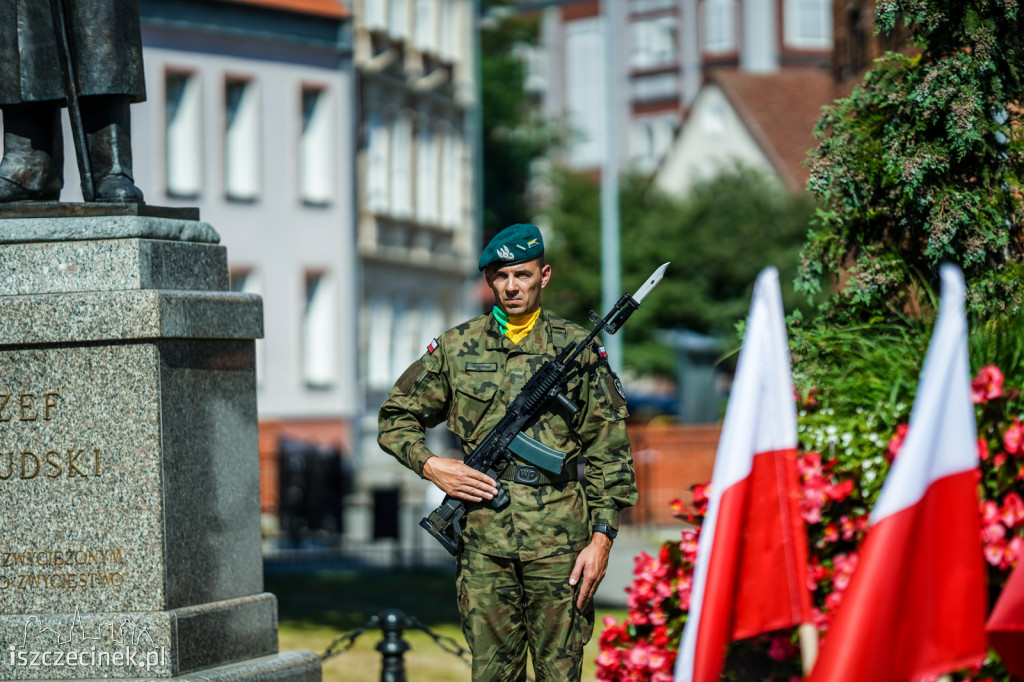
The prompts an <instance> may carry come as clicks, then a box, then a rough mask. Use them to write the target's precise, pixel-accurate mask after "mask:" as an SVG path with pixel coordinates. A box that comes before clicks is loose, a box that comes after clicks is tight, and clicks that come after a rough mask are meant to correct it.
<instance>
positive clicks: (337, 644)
mask: <svg viewBox="0 0 1024 682" xmlns="http://www.w3.org/2000/svg"><path fill="white" fill-rule="evenodd" d="M379 623H380V616H370V620H368V621H366V623H364V624H363V625H362V627H358V628H356V629H355V630H352V631H351V632H348V633H346V634H344V635H342V636H341V637H338V638H337V639H335V640H334V641H333V642H331V643H330V645H328V647H327V650H326V651H324V652H323V653H322V654H321V655H320V660H321V661H326V660H327V659H329V658H334V657H335V656H338V655H339V654H343V653H345V652H346V651H348V650H349V649H351V648H352V647H353V646H354V645H355V643H356V640H357V639H359V635H361V634H363V633H364V632H366V631H367V630H369V629H370V628H375V627H377V625H378V624H379Z"/></svg>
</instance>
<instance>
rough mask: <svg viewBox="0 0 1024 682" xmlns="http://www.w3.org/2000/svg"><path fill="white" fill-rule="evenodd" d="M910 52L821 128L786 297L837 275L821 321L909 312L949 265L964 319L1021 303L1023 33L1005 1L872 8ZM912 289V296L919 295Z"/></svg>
mask: <svg viewBox="0 0 1024 682" xmlns="http://www.w3.org/2000/svg"><path fill="white" fill-rule="evenodd" d="M877 17H878V25H879V26H880V29H881V30H883V31H886V32H891V31H892V30H893V28H894V26H895V25H896V22H897V21H898V20H900V19H902V20H903V21H904V22H905V23H906V24H907V25H908V26H909V27H910V29H911V32H912V35H913V39H912V41H913V47H914V50H913V52H914V53H913V54H909V55H905V54H898V53H892V52H890V53H887V54H886V55H885V56H884V57H883V58H881V59H880V60H878V61H877V62H876V63H875V66H874V68H873V69H872V70H871V71H870V72H869V73H868V74H867V76H866V77H865V78H864V81H863V82H862V83H861V84H860V85H858V86H857V87H856V88H855V89H854V91H853V93H852V94H851V95H850V96H849V97H846V98H845V99H842V100H840V101H839V102H837V103H836V105H835V106H833V107H832V108H831V109H830V110H828V112H827V113H826V114H825V115H824V116H823V117H822V118H821V120H820V121H819V124H818V126H817V130H816V135H817V136H818V137H819V138H820V139H821V145H820V147H818V149H817V150H816V151H815V152H814V153H813V154H812V159H813V160H812V164H811V169H812V174H811V179H810V182H809V187H810V189H811V190H812V191H813V192H814V193H815V194H817V195H818V197H819V198H820V199H821V203H822V206H823V207H822V209H821V210H820V211H819V212H818V219H817V225H816V227H815V229H814V231H813V232H812V234H811V237H810V240H809V242H808V244H807V246H806V248H805V250H804V253H803V256H802V266H801V280H800V288H801V289H802V290H803V291H805V292H814V291H816V290H817V282H818V280H819V278H820V277H821V275H823V274H826V273H830V274H832V275H833V276H835V277H841V278H842V279H843V280H844V281H843V286H842V287H841V288H840V289H839V291H838V293H837V294H836V295H835V297H834V298H833V299H832V301H831V302H830V303H829V304H828V307H827V312H828V313H829V315H830V317H831V318H832V319H833V320H837V319H846V320H868V319H880V318H886V319H893V318H894V317H899V316H900V315H901V314H904V313H907V312H913V311H915V310H916V309H917V308H918V305H919V301H918V300H917V299H918V298H919V296H920V295H921V292H922V291H924V290H926V289H928V288H934V285H935V284H936V283H937V282H938V268H939V266H940V265H941V264H942V263H943V262H953V263H957V264H958V265H960V266H961V268H963V270H964V275H965V278H966V279H967V283H968V303H969V307H970V309H971V311H972V312H975V313H980V314H982V315H985V316H991V315H1001V314H1015V313H1017V312H1019V311H1020V310H1021V306H1022V304H1024V278H1022V275H1024V268H1022V264H1021V260H1022V256H1024V242H1022V239H1021V237H1022V227H1024V205H1022V196H1021V186H1020V183H1021V178H1022V171H1024V166H1022V162H1024V157H1022V151H1024V149H1022V140H1024V138H1022V128H1021V115H1022V113H1024V110H1022V109H1021V107H1020V103H1021V102H1022V100H1024V97H1022V96H1024V89H1022V88H1024V83H1022V72H1021V69H1022V61H1021V60H1022V58H1024V52H1022V47H1024V43H1022V41H1024V26H1022V18H1021V15H1020V13H1019V11H1018V4H1017V3H1016V2H1008V1H1005V0H969V1H966V2H965V1H963V0H879V3H878V13H877ZM922 285H924V286H922Z"/></svg>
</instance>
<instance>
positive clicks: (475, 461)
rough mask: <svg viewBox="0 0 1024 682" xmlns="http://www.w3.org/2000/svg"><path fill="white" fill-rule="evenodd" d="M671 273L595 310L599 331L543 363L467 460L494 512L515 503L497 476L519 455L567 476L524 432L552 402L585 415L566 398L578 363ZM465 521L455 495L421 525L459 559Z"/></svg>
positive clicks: (554, 456)
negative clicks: (485, 486)
mask: <svg viewBox="0 0 1024 682" xmlns="http://www.w3.org/2000/svg"><path fill="white" fill-rule="evenodd" d="M666 268H668V263H665V264H664V265H662V266H661V267H659V268H658V269H657V270H655V271H654V274H652V275H651V276H650V277H648V278H647V281H646V282H645V283H644V285H643V286H642V287H640V289H639V290H638V291H637V292H636V294H635V295H633V296H630V295H629V294H628V293H626V294H623V295H622V297H621V298H620V299H619V300H618V302H617V303H616V304H615V307H614V308H612V310H611V312H609V313H608V314H607V315H605V317H604V318H603V319H599V318H598V317H597V313H595V312H593V311H591V312H590V319H591V321H592V322H594V324H595V326H594V330H593V331H591V332H590V334H589V335H588V336H587V338H586V339H584V340H583V342H582V343H570V344H569V345H568V346H566V347H565V348H563V349H562V351H561V352H560V353H559V354H558V356H557V357H555V359H553V360H549V361H547V362H546V363H544V365H542V366H541V368H540V369H539V370H537V372H536V373H535V374H534V375H533V377H532V378H531V379H530V380H529V381H528V382H527V383H526V386H524V387H523V390H522V391H520V392H519V395H517V396H516V398H515V400H513V401H512V404H510V405H509V406H508V408H507V410H506V411H505V416H504V417H502V418H501V421H499V422H498V424H497V426H495V427H494V430H492V431H491V432H490V433H489V434H487V437H486V438H484V439H483V441H482V442H481V443H480V445H478V446H477V447H476V449H475V450H473V452H472V453H470V454H469V455H468V456H467V457H466V459H465V460H464V461H465V464H466V465H468V466H470V467H473V468H474V469H476V470H477V471H480V472H483V473H484V474H486V475H488V476H490V477H491V478H492V479H494V481H495V483H496V484H497V488H498V493H497V494H496V495H495V496H494V498H493V499H491V501H490V505H491V506H492V507H493V508H494V509H496V510H500V509H504V508H505V506H506V505H507V504H508V503H509V501H510V500H509V496H508V491H507V490H505V487H504V486H503V485H502V484H501V481H499V480H498V472H499V471H501V470H503V469H504V466H507V465H508V464H507V463H508V461H509V460H511V459H512V455H518V456H519V457H521V458H522V459H524V460H526V461H527V462H529V463H530V464H533V465H535V466H538V467H540V468H542V469H545V470H547V471H550V472H551V473H554V474H558V473H560V472H561V471H562V463H563V461H564V460H565V453H562V452H558V451H557V450H554V449H552V448H549V447H548V446H546V445H544V444H543V443H539V442H537V441H536V440H534V439H533V438H530V437H529V436H527V435H526V434H525V433H523V429H524V428H526V427H527V426H528V425H529V424H530V423H532V422H533V420H534V419H536V418H537V417H539V416H540V415H541V414H543V413H544V412H545V411H546V410H547V409H548V405H549V404H551V403H554V405H555V407H556V408H557V409H558V410H560V411H561V412H562V413H563V414H564V415H565V416H566V421H569V420H570V419H571V418H572V417H574V416H575V415H576V414H577V413H578V412H579V411H580V409H581V408H580V406H579V405H577V404H576V403H574V402H573V401H572V400H571V399H570V398H569V397H568V396H567V395H566V394H565V388H566V385H567V383H568V381H569V374H570V371H571V370H572V369H573V361H574V360H575V359H576V357H577V356H578V355H579V354H580V353H582V352H583V351H584V350H586V349H587V348H589V347H590V344H591V343H592V342H593V340H594V338H595V337H596V336H597V335H598V334H599V333H600V332H602V331H605V332H607V333H609V334H614V333H615V332H617V331H618V330H619V329H620V328H621V327H622V325H623V324H625V322H626V320H628V319H629V316H630V315H632V314H633V311H634V310H636V309H638V308H639V307H640V302H641V301H643V300H644V298H646V296H647V294H649V293H651V290H652V289H654V287H655V286H656V285H657V284H658V282H660V281H661V278H662V277H664V276H665V269H666ZM465 516H466V503H465V502H464V501H462V500H460V499H458V498H455V497H452V496H451V495H445V498H444V501H443V502H441V504H440V506H438V508H437V509H435V510H434V511H433V512H431V513H430V515H429V516H427V517H425V518H424V519H423V520H421V521H420V526H422V527H423V528H425V529H426V530H427V532H428V533H430V534H431V535H432V536H434V537H435V538H436V539H437V541H438V542H440V543H441V545H442V546H443V547H444V548H445V549H446V550H448V552H449V553H450V554H453V555H454V554H457V553H458V552H459V550H460V549H461V548H462V521H463V519H464V518H465Z"/></svg>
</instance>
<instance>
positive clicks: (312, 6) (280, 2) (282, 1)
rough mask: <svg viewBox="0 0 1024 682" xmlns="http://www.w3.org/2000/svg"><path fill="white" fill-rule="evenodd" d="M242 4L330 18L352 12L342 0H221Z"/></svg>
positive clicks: (336, 17) (344, 16) (343, 16)
mask: <svg viewBox="0 0 1024 682" xmlns="http://www.w3.org/2000/svg"><path fill="white" fill-rule="evenodd" d="M221 2H234V3H238V4H242V5H258V6H260V7H267V8H270V9H279V10H284V11H286V12H295V13H298V14H315V15H317V16H321V17H325V18H329V19H344V18H346V17H348V16H349V15H350V14H351V12H350V11H349V9H348V7H346V6H345V5H344V4H343V3H342V2H341V1H340V0H221Z"/></svg>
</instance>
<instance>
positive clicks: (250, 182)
mask: <svg viewBox="0 0 1024 682" xmlns="http://www.w3.org/2000/svg"><path fill="white" fill-rule="evenodd" d="M233 89H237V90H236V91H234V92H233ZM260 129H261V125H260V93H259V88H258V86H257V84H256V81H255V80H254V79H252V78H238V77H233V76H228V77H227V78H225V79H224V194H225V195H226V196H227V197H228V198H229V199H236V200H240V201H252V200H253V199H256V198H257V197H259V195H260V189H261V182H260V180H261V176H262V169H263V164H262V148H261V143H262V136H261V135H260Z"/></svg>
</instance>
